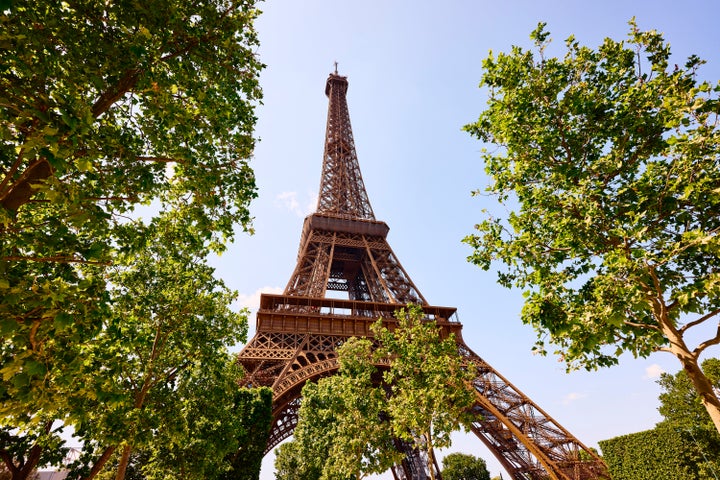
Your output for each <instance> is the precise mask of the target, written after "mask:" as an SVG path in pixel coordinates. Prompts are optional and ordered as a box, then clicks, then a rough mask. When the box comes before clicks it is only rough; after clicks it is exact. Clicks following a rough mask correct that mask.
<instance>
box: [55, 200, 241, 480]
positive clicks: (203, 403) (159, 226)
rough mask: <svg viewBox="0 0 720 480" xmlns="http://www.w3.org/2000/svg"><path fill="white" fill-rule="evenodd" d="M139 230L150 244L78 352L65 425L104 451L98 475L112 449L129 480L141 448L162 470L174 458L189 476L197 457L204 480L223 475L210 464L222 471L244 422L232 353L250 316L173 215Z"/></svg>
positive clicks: (115, 276)
mask: <svg viewBox="0 0 720 480" xmlns="http://www.w3.org/2000/svg"><path fill="white" fill-rule="evenodd" d="M133 227H134V228H135V229H136V230H138V231H142V230H143V229H146V230H149V232H147V238H149V239H150V240H151V241H150V242H148V244H147V245H146V246H145V248H144V249H143V250H141V251H137V252H133V253H129V254H127V255H125V256H118V261H117V265H116V266H114V267H113V268H112V269H111V272H110V273H111V275H110V277H109V282H110V285H112V288H111V289H110V290H109V294H110V298H111V302H112V308H111V312H110V315H108V317H107V318H106V319H105V320H104V322H103V324H102V328H101V329H100V331H99V332H98V334H97V335H96V336H95V338H94V339H93V340H92V342H90V343H88V344H85V345H83V346H82V348H81V351H82V354H81V359H82V366H81V368H80V372H81V376H80V379H82V380H83V382H84V384H83V385H82V386H77V387H76V390H78V391H76V392H68V394H69V395H70V400H71V402H72V403H71V409H70V410H69V411H68V412H67V417H66V419H65V421H66V422H68V423H70V424H71V425H73V427H74V428H75V431H76V434H77V435H78V436H79V437H80V438H81V439H84V440H86V441H87V442H88V443H90V444H93V445H94V446H98V447H100V448H101V449H103V454H102V455H101V456H100V457H99V458H98V460H97V461H96V465H95V467H94V468H93V470H91V473H90V474H91V475H92V473H93V472H96V471H98V470H99V469H100V468H102V466H103V464H104V462H105V461H106V459H107V458H108V455H110V454H112V453H113V452H114V451H115V449H119V450H120V451H121V452H122V454H121V458H120V460H119V462H118V468H117V473H116V480H122V479H123V478H124V477H125V469H126V468H127V465H128V462H129V459H130V454H131V453H132V450H133V449H134V448H140V449H144V448H152V449H153V450H155V451H156V452H155V454H154V455H156V456H157V458H158V459H159V460H160V461H161V462H165V461H167V459H168V457H171V456H172V455H173V454H177V457H176V458H175V461H174V462H173V464H174V465H176V466H177V465H180V466H182V465H187V464H185V463H184V462H183V461H182V460H180V459H179V457H180V456H181V455H180V454H184V453H187V451H188V450H187V449H188V448H191V447H194V448H197V451H196V452H194V460H193V462H191V466H190V468H191V470H199V472H197V474H196V476H197V478H204V477H205V476H206V475H207V473H208V472H207V471H206V469H208V468H210V469H215V468H217V467H216V466H214V465H211V464H206V463H204V462H205V459H207V458H209V459H210V462H211V463H212V462H213V461H215V462H216V461H218V460H222V459H223V458H224V457H225V456H226V455H228V454H230V453H231V452H232V451H234V450H236V449H237V445H235V446H234V448H233V445H232V443H231V442H230V441H229V439H228V436H231V434H232V433H233V432H234V431H236V430H237V429H238V428H239V422H240V419H239V418H234V415H233V414H232V409H231V408H230V409H228V406H229V405H232V399H233V398H234V396H235V391H236V390H237V382H238V381H239V378H240V371H239V370H238V369H237V368H235V369H233V368H230V367H229V366H228V363H229V362H232V358H231V356H230V354H229V353H228V352H227V351H226V348H227V346H228V345H234V344H236V343H238V342H241V341H244V340H245V337H246V334H247V311H241V312H240V313H235V312H233V311H231V310H230V308H229V305H230V303H231V302H232V301H233V300H234V299H235V297H236V293H235V292H231V291H230V290H229V289H227V287H226V286H225V285H224V283H223V282H222V281H221V280H218V279H216V278H215V277H214V269H213V268H211V267H210V266H208V265H207V263H206V259H205V257H204V255H202V254H199V253H198V249H197V245H196V243H197V242H200V241H202V240H199V239H197V238H196V237H195V236H194V234H193V232H191V231H188V230H187V229H186V228H185V224H184V223H183V222H182V221H178V219H177V218H176V217H175V215H174V212H173V211H172V210H171V211H170V212H167V213H166V214H162V215H160V216H158V217H157V218H156V219H155V221H154V222H152V223H151V224H150V225H149V226H147V227H144V226H143V224H142V223H141V222H139V221H138V222H133ZM164 239H172V241H170V242H167V241H164ZM208 416H209V417H210V418H211V421H210V423H209V424H203V423H202V419H204V418H207V417H208ZM167 444H169V446H168V447H166V445H167ZM178 445H181V446H182V447H183V448H179V447H178ZM228 448H230V450H228ZM152 458H153V456H152V455H151V461H149V462H148V463H149V464H150V466H151V467H152V465H153V461H154V460H152ZM201 459H202V460H201ZM192 473H193V472H192V471H185V472H183V476H184V477H186V478H187V477H192V476H193V475H192Z"/></svg>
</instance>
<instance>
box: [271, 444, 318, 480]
mask: <svg viewBox="0 0 720 480" xmlns="http://www.w3.org/2000/svg"><path fill="white" fill-rule="evenodd" d="M301 448H302V447H301V446H300V444H299V443H298V442H297V441H296V440H294V439H293V440H291V441H289V442H285V443H283V444H282V445H280V446H279V447H278V448H277V450H275V480H320V476H321V475H322V465H321V464H320V462H317V461H316V460H319V459H318V458H317V457H308V456H306V455H304V454H303V452H301Z"/></svg>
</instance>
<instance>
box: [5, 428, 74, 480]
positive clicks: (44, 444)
mask: <svg viewBox="0 0 720 480" xmlns="http://www.w3.org/2000/svg"><path fill="white" fill-rule="evenodd" d="M52 427H53V425H52V422H45V423H43V424H42V425H41V426H39V428H38V429H36V431H39V433H37V434H34V433H27V432H18V431H17V430H16V429H11V428H8V427H3V428H0V479H3V480H20V479H24V478H28V477H32V475H34V474H35V472H36V471H37V467H38V465H60V464H61V463H62V461H63V460H64V459H65V456H66V455H67V453H68V448H66V447H65V446H64V445H63V443H64V442H63V440H62V438H61V437H60V432H61V431H62V428H61V427H58V428H55V429H53V428H52Z"/></svg>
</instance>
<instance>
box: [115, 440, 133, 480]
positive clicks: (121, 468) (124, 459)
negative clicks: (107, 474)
mask: <svg viewBox="0 0 720 480" xmlns="http://www.w3.org/2000/svg"><path fill="white" fill-rule="evenodd" d="M131 451H132V446H130V445H129V444H128V445H125V447H123V452H122V456H121V457H120V463H119V465H118V469H117V474H116V475H115V480H124V479H125V472H126V471H127V466H128V463H130V452H131Z"/></svg>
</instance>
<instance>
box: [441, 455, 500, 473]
mask: <svg viewBox="0 0 720 480" xmlns="http://www.w3.org/2000/svg"><path fill="white" fill-rule="evenodd" d="M442 464H443V469H442V478H443V480H490V472H489V471H488V469H487V464H486V463H485V460H483V459H482V458H478V457H475V456H474V455H468V454H465V453H457V452H456V453H451V454H449V455H447V456H446V457H445V458H443V460H442Z"/></svg>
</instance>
